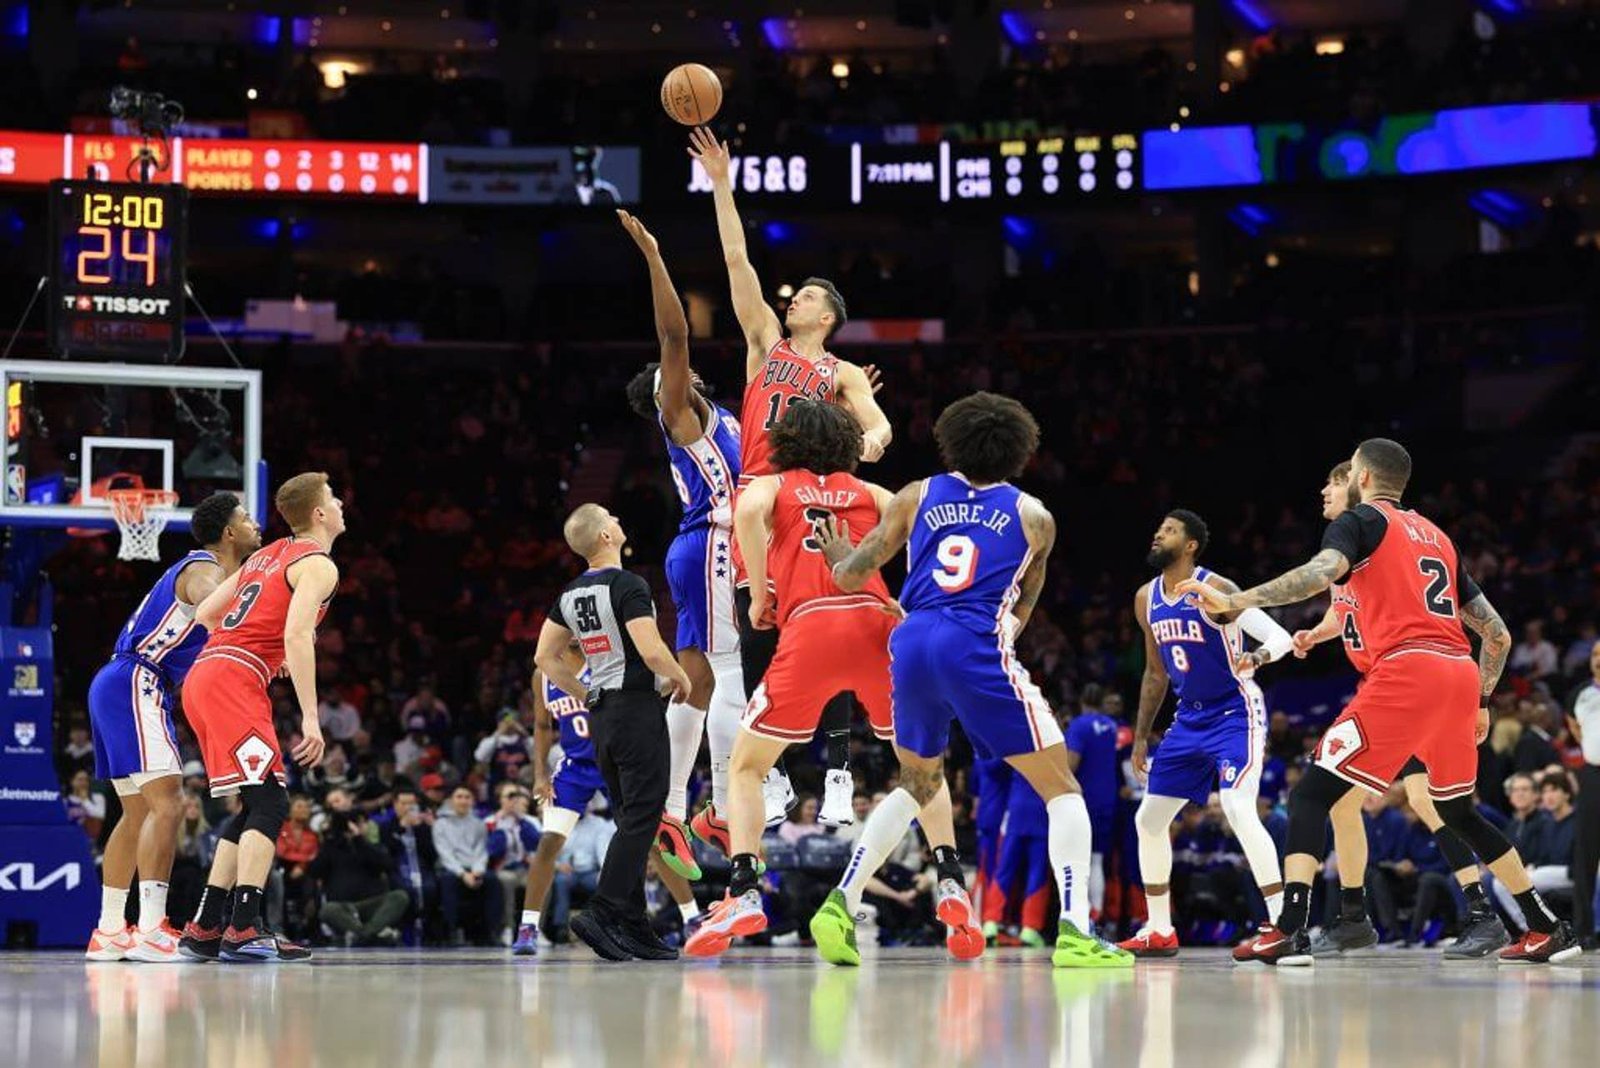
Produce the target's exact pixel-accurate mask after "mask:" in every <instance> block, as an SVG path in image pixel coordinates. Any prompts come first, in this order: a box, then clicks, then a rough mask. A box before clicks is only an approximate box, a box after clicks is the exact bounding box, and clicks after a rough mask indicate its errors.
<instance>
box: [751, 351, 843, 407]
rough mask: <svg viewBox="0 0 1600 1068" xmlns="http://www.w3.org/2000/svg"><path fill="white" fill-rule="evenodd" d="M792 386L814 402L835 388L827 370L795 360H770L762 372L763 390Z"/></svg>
mask: <svg viewBox="0 0 1600 1068" xmlns="http://www.w3.org/2000/svg"><path fill="white" fill-rule="evenodd" d="M773 386H791V387H793V389H794V390H795V392H796V393H799V394H800V395H801V396H802V397H810V398H812V399H813V400H815V399H818V398H821V397H823V396H825V395H826V394H827V393H828V391H829V390H831V389H832V388H833V377H832V376H831V375H829V374H828V373H826V370H825V369H823V370H819V369H818V368H816V367H814V366H812V365H810V364H802V363H797V362H796V361H794V360H786V359H770V360H768V361H767V365H766V367H764V368H762V372H761V388H762V389H770V388H772V387H773Z"/></svg>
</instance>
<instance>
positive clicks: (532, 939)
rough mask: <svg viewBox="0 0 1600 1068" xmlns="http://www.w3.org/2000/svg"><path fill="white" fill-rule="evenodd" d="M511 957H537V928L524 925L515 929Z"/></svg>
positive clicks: (527, 924) (528, 924)
mask: <svg viewBox="0 0 1600 1068" xmlns="http://www.w3.org/2000/svg"><path fill="white" fill-rule="evenodd" d="M511 955H512V956H513V957H537V956H538V955H539V928H537V927H535V926H534V925H533V924H531V923H525V924H523V925H522V926H521V927H518V928H517V940H516V941H515V942H513V943H511Z"/></svg>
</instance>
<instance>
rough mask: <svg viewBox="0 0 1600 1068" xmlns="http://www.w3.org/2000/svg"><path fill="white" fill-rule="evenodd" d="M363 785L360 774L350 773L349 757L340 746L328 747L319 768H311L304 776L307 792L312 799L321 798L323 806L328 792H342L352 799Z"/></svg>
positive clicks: (326, 801) (326, 800)
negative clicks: (336, 790)
mask: <svg viewBox="0 0 1600 1068" xmlns="http://www.w3.org/2000/svg"><path fill="white" fill-rule="evenodd" d="M363 785H364V784H363V781H362V778H361V774H360V772H352V771H351V769H350V757H349V756H348V755H347V754H346V753H345V751H344V747H343V746H341V745H329V746H328V751H327V752H326V753H325V754H323V757H322V764H321V766H319V767H315V768H312V769H311V770H310V771H308V772H306V776H305V787H306V790H307V792H308V793H310V794H311V796H312V797H313V798H321V799H322V802H323V804H325V805H326V804H327V803H328V794H329V792H330V791H332V790H335V789H338V790H343V791H345V793H346V794H347V796H348V797H350V798H352V799H353V798H354V795H355V794H356V793H358V792H360V790H361V787H362V786H363Z"/></svg>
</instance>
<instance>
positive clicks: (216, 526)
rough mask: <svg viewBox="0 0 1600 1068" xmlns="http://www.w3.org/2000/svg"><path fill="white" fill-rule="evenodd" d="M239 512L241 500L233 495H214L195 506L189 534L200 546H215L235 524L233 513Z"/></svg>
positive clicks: (190, 519)
mask: <svg viewBox="0 0 1600 1068" xmlns="http://www.w3.org/2000/svg"><path fill="white" fill-rule="evenodd" d="M238 510H239V498H238V497H237V496H236V495H234V494H232V493H213V494H212V495H211V496H209V497H207V498H206V499H205V500H203V501H201V502H200V503H199V504H198V505H196V506H195V509H194V514H193V515H192V516H190V517H189V533H190V534H192V535H194V540H195V542H196V543H197V544H200V545H214V544H216V543H217V542H219V541H221V540H222V535H223V534H225V533H226V532H227V530H228V526H229V524H231V523H232V522H233V513H234V512H236V511H238Z"/></svg>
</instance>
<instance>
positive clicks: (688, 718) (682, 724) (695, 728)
mask: <svg viewBox="0 0 1600 1068" xmlns="http://www.w3.org/2000/svg"><path fill="white" fill-rule="evenodd" d="M705 729H706V710H705V709H703V708H695V707H694V706H693V705H689V704H684V703H682V702H679V701H673V702H672V703H671V704H669V705H668V706H667V736H668V738H670V739H671V742H672V778H671V779H670V780H669V781H668V785H667V811H668V812H669V813H671V814H672V815H674V816H676V817H678V818H679V819H680V820H681V819H685V818H687V816H688V814H689V776H690V775H692V774H693V773H694V761H695V757H697V756H699V755H700V738H701V736H702V735H704V734H705Z"/></svg>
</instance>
